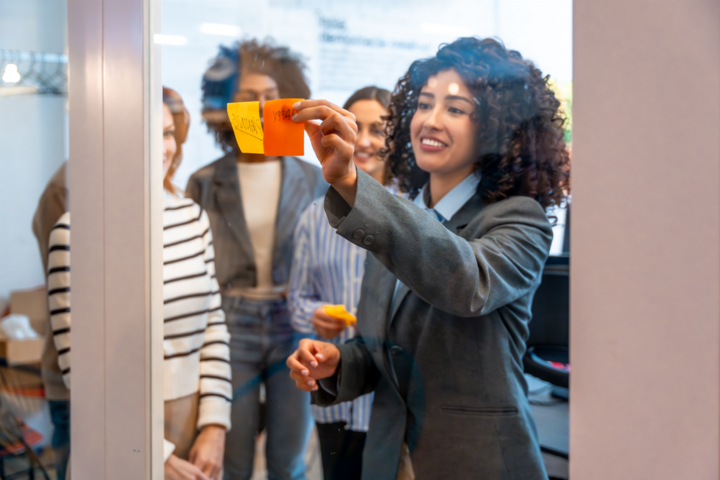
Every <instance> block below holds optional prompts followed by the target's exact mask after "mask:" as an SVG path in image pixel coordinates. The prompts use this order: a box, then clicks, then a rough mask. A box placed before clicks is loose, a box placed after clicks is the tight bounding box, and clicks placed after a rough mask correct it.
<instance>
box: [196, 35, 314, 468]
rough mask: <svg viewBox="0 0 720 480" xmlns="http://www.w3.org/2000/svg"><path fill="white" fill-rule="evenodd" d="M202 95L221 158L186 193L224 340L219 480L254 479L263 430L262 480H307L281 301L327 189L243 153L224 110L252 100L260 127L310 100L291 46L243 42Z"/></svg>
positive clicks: (286, 160) (307, 168)
mask: <svg viewBox="0 0 720 480" xmlns="http://www.w3.org/2000/svg"><path fill="white" fill-rule="evenodd" d="M202 89H203V119H204V120H205V123H206V124H207V126H208V129H209V130H210V132H211V133H212V134H213V135H214V137H215V140H216V142H217V144H218V145H219V146H220V147H221V148H222V149H223V151H224V152H225V155H223V156H222V157H221V158H219V159H218V160H216V161H214V162H212V163H210V164H209V165H206V166H204V167H203V168H201V169H200V170H198V171H197V172H195V173H194V174H193V175H192V176H191V177H190V180H189V181H188V185H187V190H186V194H187V196H188V197H190V198H192V199H193V200H195V202H196V203H198V204H199V205H200V206H201V207H202V208H203V209H204V211H205V212H207V215H208V218H209V219H210V228H211V229H212V234H213V239H214V242H215V243H214V249H215V265H216V273H217V282H218V286H219V289H220V294H221V296H222V310H223V312H224V313H225V318H226V320H227V326H228V330H229V332H230V366H231V369H232V391H233V395H232V410H231V421H232V430H230V431H228V434H227V437H226V441H225V460H224V468H225V477H224V478H226V479H227V480H249V479H250V478H251V477H252V474H253V461H254V459H255V443H256V437H257V434H258V431H260V430H261V429H264V430H265V432H266V434H267V436H266V444H265V457H266V459H267V469H268V478H269V479H271V480H303V479H305V478H306V476H305V470H306V466H305V451H306V449H307V445H308V440H309V438H310V432H311V431H312V417H311V414H310V398H309V395H308V394H307V393H305V392H301V391H298V390H297V389H296V388H295V386H294V385H293V382H292V381H291V380H290V379H289V378H288V377H287V367H286V366H285V360H286V359H287V357H288V356H289V355H290V354H291V353H292V352H293V350H295V348H296V346H297V344H298V340H299V337H300V334H298V333H296V332H295V331H294V330H293V327H292V325H291V322H290V313H289V311H288V303H287V300H286V294H287V289H288V282H289V280H290V266H291V264H292V255H293V232H294V231H295V226H296V225H297V222H298V220H299V218H300V214H301V213H302V211H303V210H304V209H305V207H307V206H308V205H309V204H310V203H311V202H312V201H313V200H314V199H316V198H318V197H320V196H322V194H324V193H325V191H326V190H327V183H325V181H324V180H323V178H322V174H321V172H320V169H319V168H317V167H316V166H314V165H310V164H309V163H307V162H304V161H302V160H300V159H299V158H296V157H276V156H265V155H263V154H253V153H248V152H243V151H242V150H241V149H240V147H239V146H238V144H237V142H236V140H235V136H234V134H233V131H232V127H231V125H230V120H229V119H228V116H227V110H226V108H227V104H228V103H229V102H250V101H256V102H258V103H259V107H260V118H262V109H263V108H264V106H265V103H266V102H267V101H269V100H275V99H278V98H308V97H309V96H310V89H309V88H308V85H307V82H306V79H305V64H304V63H303V61H302V59H301V58H300V57H299V56H298V55H297V54H295V53H293V52H292V51H291V50H290V49H289V48H288V47H284V46H279V45H274V44H273V43H272V42H265V43H260V42H257V41H256V40H247V41H244V42H240V43H238V44H236V45H234V46H232V47H221V48H220V52H219V54H218V55H217V57H215V58H214V59H213V61H212V62H211V65H210V68H208V70H207V71H206V72H205V75H204V76H203V84H202ZM203 360H204V361H206V362H208V363H212V362H216V363H217V362H218V360H217V359H212V358H205V359H203ZM209 380H211V379H208V381H209ZM262 387H264V392H265V402H264V403H262V402H261V388H262ZM216 480H219V479H216Z"/></svg>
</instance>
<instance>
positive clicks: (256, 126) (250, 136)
mask: <svg viewBox="0 0 720 480" xmlns="http://www.w3.org/2000/svg"><path fill="white" fill-rule="evenodd" d="M227 113H228V117H230V123H231V124H232V128H233V132H234V133H235V139H236V140H237V143H238V146H239V147H240V151H241V152H243V153H263V154H264V153H265V150H264V149H263V128H262V122H261V121H260V102H237V103H228V104H227Z"/></svg>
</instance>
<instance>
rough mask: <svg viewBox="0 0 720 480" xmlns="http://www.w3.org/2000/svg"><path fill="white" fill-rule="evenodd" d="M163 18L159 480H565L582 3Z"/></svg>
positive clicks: (273, 4)
mask: <svg viewBox="0 0 720 480" xmlns="http://www.w3.org/2000/svg"><path fill="white" fill-rule="evenodd" d="M162 18H163V20H162V33H161V34H159V35H157V36H156V37H155V42H156V43H159V44H161V45H162V46H163V53H162V81H163V85H164V86H165V87H167V88H169V89H171V90H165V102H166V105H167V110H166V117H165V122H166V124H165V125H166V127H167V129H166V137H165V138H166V140H167V141H166V150H165V152H166V161H167V162H168V165H169V168H168V171H169V172H170V173H169V176H168V177H166V190H167V191H168V193H167V194H166V210H165V216H166V218H165V224H166V225H168V224H176V223H178V224H179V223H182V222H186V223H185V225H188V226H187V227H185V228H184V229H183V230H182V231H181V230H176V231H174V232H170V233H168V231H166V232H165V235H166V238H165V241H164V244H165V245H166V248H165V255H166V262H167V259H168V258H170V257H172V258H173V259H180V258H185V257H189V256H190V255H192V254H197V255H198V256H197V257H194V258H195V259H194V260H187V261H183V262H178V263H177V264H175V263H173V264H172V265H173V266H172V267H171V268H172V269H173V271H172V272H171V271H170V269H169V267H168V265H166V271H165V291H164V296H165V299H166V304H165V319H166V324H165V351H166V397H165V399H166V410H165V414H166V440H168V439H170V437H171V436H172V438H173V439H174V440H173V441H172V443H173V444H174V445H176V447H177V446H178V445H182V446H183V448H177V449H176V450H174V452H173V454H172V455H171V456H170V457H169V460H168V461H167V462H166V472H168V471H170V470H172V469H178V470H186V471H192V468H193V465H192V464H193V463H194V464H195V467H199V468H201V469H205V471H206V473H208V474H209V476H211V477H212V476H216V475H218V473H219V469H220V468H221V467H222V468H224V471H225V475H226V478H235V477H240V476H248V475H249V472H251V471H254V472H255V473H254V474H255V475H257V476H258V477H257V478H264V477H263V476H264V475H267V472H268V471H271V472H272V471H275V472H289V473H288V477H287V478H291V477H292V478H301V477H302V475H303V474H305V475H306V476H307V478H311V479H319V478H322V476H323V471H324V478H359V474H360V472H361V471H363V475H364V478H391V477H392V476H393V475H395V473H396V472H397V471H400V472H401V475H407V477H406V478H413V477H412V475H413V474H412V468H413V467H414V468H415V469H416V470H418V472H419V471H420V470H422V471H423V474H424V475H423V476H427V477H428V478H440V477H442V476H450V477H453V478H455V477H457V478H464V477H469V476H470V474H469V472H471V471H472V473H473V475H477V472H479V471H484V472H486V476H487V478H501V477H502V475H503V473H502V472H503V471H505V470H503V468H505V469H510V468H511V467H509V466H505V467H503V462H509V461H511V460H509V459H511V457H512V455H515V454H514V453H510V452H511V451H517V452H521V454H520V455H519V456H518V457H517V458H516V459H514V460H512V463H513V466H512V468H525V469H527V471H532V472H536V473H537V475H535V476H537V477H538V478H540V476H541V474H540V473H539V472H541V471H542V470H543V469H546V470H547V472H548V473H550V474H553V475H557V476H559V477H563V476H565V477H566V476H567V468H568V467H567V451H568V405H567V401H566V399H565V400H563V399H561V398H560V397H562V395H563V393H564V394H565V396H567V390H563V385H564V386H565V387H566V386H567V380H568V376H569V374H568V372H569V364H568V362H569V360H568V358H569V357H568V338H567V332H568V325H567V324H568V313H567V302H568V268H567V265H568V257H569V240H567V238H568V237H567V236H566V235H565V225H567V224H568V222H569V213H568V209H567V198H568V195H569V186H570V185H569V168H570V164H569V161H570V160H569V150H570V142H571V140H572V137H571V129H570V127H571V121H570V118H571V107H572V63H571V62H572V56H571V55H572V11H571V2H570V1H569V0H557V1H543V2H538V1H525V0H523V1H518V0H512V1H511V0H480V1H475V2H466V1H460V0H457V1H455V0H450V1H447V2H444V3H443V4H442V7H438V5H437V4H432V3H426V2H409V1H399V2H391V3H388V2H386V3H376V2H360V1H342V2H322V3H321V2H316V1H306V0H299V1H293V2H288V1H280V0H270V1H267V2H235V1H212V2H205V1H204V2H192V1H180V0H177V1H174V0H165V1H164V2H163V14H162ZM461 37H465V39H464V40H459V39H460V38H461ZM468 37H472V38H468ZM442 45H445V46H444V47H441V46H442ZM439 48H441V50H440V53H439V50H438V49H439ZM428 59H430V60H428ZM414 62H415V63H414ZM411 65H412V67H411ZM282 99H292V100H289V101H288V102H286V103H278V102H275V101H276V100H282ZM296 99H315V100H325V101H327V102H330V104H331V105H330V106H328V107H326V108H325V109H323V108H319V109H318V108H316V107H317V106H318V104H316V103H313V102H303V103H300V104H299V105H297V104H296V103H295V102H296ZM252 102H255V103H252ZM271 102H272V103H271ZM228 104H232V105H231V106H230V107H228ZM228 112H230V113H228ZM298 112H300V113H298ZM296 113H297V114H298V117H297V118H296V120H300V121H302V120H304V121H305V125H304V128H305V130H306V132H307V134H305V135H302V140H300V136H299V134H298V131H293V125H294V121H293V120H292V118H291V117H292V116H293V115H294V114H296ZM320 121H325V124H324V126H323V127H322V128H320V127H318V124H319V122H320ZM323 136H326V137H327V138H326V139H325V140H323V141H324V142H326V143H324V144H321V143H320V139H321V138H322V137H323ZM388 136H389V137H390V138H387V137H388ZM311 137H313V138H315V140H316V141H315V143H313V141H312V140H311ZM328 142H329V143H328ZM334 142H339V143H334ZM328 148H329V150H327V149H328ZM319 159H321V160H322V162H323V163H324V170H325V171H324V172H321V169H320V168H319V167H320V166H321V160H319ZM343 162H344V163H343ZM351 162H354V165H357V167H358V168H359V171H357V172H356V170H355V168H354V167H353V163H351ZM333 165H334V167H332V166H333ZM326 180H327V181H330V182H331V183H332V184H333V186H334V187H335V188H334V189H333V190H331V191H329V193H328V194H327V195H328V196H327V197H325V200H323V197H324V196H325V195H326V191H327V183H326ZM379 184H382V185H379ZM393 194H395V195H393ZM400 197H404V198H400ZM191 200H192V202H191ZM413 203H415V204H416V205H413ZM428 210H430V211H429V212H428ZM326 211H327V213H326ZM481 212H482V213H481ZM328 220H330V222H331V223H332V224H333V225H332V227H331V226H330V224H329V222H328ZM438 220H439V221H440V222H441V223H442V224H444V227H443V225H441V223H438ZM505 222H509V226H507V228H508V230H503V228H505V227H503V228H499V229H495V230H493V229H494V228H495V227H497V226H498V225H500V224H502V225H505ZM208 227H209V231H208V233H205V231H206V229H207V228H208ZM492 232H495V233H492ZM498 232H499V233H498ZM336 233H337V234H339V235H336ZM211 236H212V241H211V240H210V237H211ZM343 237H344V238H343ZM183 240H187V241H185V242H183ZM190 240H191V241H190ZM368 251H369V252H371V253H372V255H368ZM549 255H550V260H548V256H549ZM201 259H204V260H203V262H204V264H205V265H207V269H205V268H204V267H202V265H201V263H202V262H201ZM378 260H379V261H378ZM546 261H547V265H546ZM191 277H192V278H191ZM180 278H183V279H186V280H182V281H181V280H177V281H173V282H168V280H169V279H171V280H175V279H180ZM541 280H542V285H543V287H542V289H538V286H539V284H540V281H541ZM215 292H218V293H217V294H216V293H215ZM534 295H535V297H536V298H535V302H534V303H533V296H534ZM183 296H192V301H190V300H189V298H190V297H188V300H183V301H182V302H180V301H178V302H170V300H171V299H175V298H181V297H183ZM328 307H330V308H328ZM196 311H208V313H207V314H204V315H203V316H196V317H194V319H193V320H192V321H184V322H182V323H180V322H177V323H176V322H170V323H167V320H168V318H176V317H179V316H182V315H186V314H187V313H191V312H196ZM531 312H532V313H533V314H534V316H535V321H534V323H530V324H529V325H530V326H529V328H528V322H529V320H530V318H531ZM468 317H475V318H472V319H470V318H468ZM228 335H229V338H230V340H229V341H228V340H227V339H228ZM188 339H192V340H188ZM326 342H327V343H326ZM346 342H348V343H346ZM332 345H343V346H342V347H339V348H337V347H335V346H332ZM526 345H527V346H530V347H532V351H531V353H532V354H530V353H528V354H527V355H525V349H526ZM299 346H300V350H299V351H300V352H306V353H307V355H310V353H313V352H314V353H318V352H320V353H324V354H325V355H326V356H327V357H329V358H326V359H325V362H328V363H327V364H329V365H331V366H330V367H326V368H325V369H323V367H322V365H320V366H317V367H316V366H312V365H311V364H310V363H309V362H310V359H309V358H302V357H301V356H299V355H302V354H301V353H298V351H296V349H297V348H298V347H299ZM312 348H316V349H319V350H315V351H313V350H308V349H312ZM170 351H172V352H176V353H173V354H172V355H178V356H179V357H178V358H180V356H181V357H182V359H183V360H179V359H178V358H171V357H172V355H168V352H170ZM293 352H295V353H293ZM291 355H292V356H291ZM289 356H291V357H290V358H291V360H290V364H291V365H295V367H296V370H297V371H296V372H295V378H294V379H291V375H290V371H289V368H288V366H286V361H287V359H288V357H289ZM338 356H340V357H342V358H343V362H342V364H341V365H342V373H341V374H340V375H339V377H338V373H339V371H338V370H336V362H337V359H338V358H339V357H338ZM293 358H294V359H295V360H297V362H299V363H293ZM193 359H196V360H197V363H191V362H195V361H196V360H193ZM313 361H317V357H316V359H315V360H313ZM181 362H187V365H185V364H182V365H181ZM228 362H229V363H228ZM300 365H304V367H300ZM523 365H524V366H523ZM303 369H304V370H306V371H307V373H308V374H309V377H307V378H305V377H303V376H302V373H299V372H301V370H303ZM180 371H182V372H183V374H182V376H180V375H178V374H177V373H174V372H180ZM168 372H171V373H170V374H168ZM530 372H532V373H534V375H535V377H533V376H531V375H530V374H529V373H530ZM543 372H545V374H544V373H543ZM548 372H549V373H548ZM537 377H543V379H542V380H541V379H540V378H537ZM328 378H329V379H328ZM321 379H323V382H324V383H322V382H321V384H320V385H318V383H317V382H315V380H321ZM309 380H310V381H311V385H310V384H308V383H307V382H308V381H309ZM296 382H297V383H298V385H300V386H302V387H303V388H304V389H305V390H308V389H309V390H312V391H313V392H312V395H313V396H314V400H315V403H316V405H312V406H311V404H310V398H311V395H310V394H309V393H308V392H303V391H301V389H298V388H296ZM338 388H339V390H337V389H338ZM526 389H527V390H529V400H528V398H527V397H526V395H525V391H526ZM337 395H340V397H342V399H344V400H346V401H343V402H340V403H338V404H334V405H332V406H327V405H328V404H329V403H332V402H331V400H333V399H336V398H338V396H337ZM373 396H374V397H373ZM197 404H199V408H200V410H199V412H200V413H198V412H197V411H196V410H194V408H195V405H197ZM319 404H322V405H324V406H322V407H321V406H318V405H319ZM183 405H184V406H183ZM533 416H534V417H533ZM533 418H534V419H535V420H532V419H533ZM533 421H534V422H535V423H536V424H537V425H538V431H539V440H538V439H537V438H536V437H535V436H534V435H535V434H534V433H533V430H532V428H531V427H529V426H528V425H531V424H532V422H533ZM183 422H190V423H189V424H188V423H186V425H190V424H191V425H193V426H194V427H196V428H195V429H194V430H193V429H189V430H188V431H187V432H178V431H176V430H173V425H175V424H182V423H183ZM230 425H231V426H232V429H231V430H229V431H226V428H227V427H229V426H230ZM363 445H364V447H363ZM541 445H542V446H543V447H544V452H546V453H544V454H541V452H540V446H541ZM517 448H519V450H514V449H517ZM193 449H195V450H193ZM223 450H224V452H223ZM188 452H195V453H196V454H197V453H198V452H202V453H201V455H200V457H198V456H197V455H193V453H188ZM547 452H551V453H549V454H548V453H547ZM222 453H224V456H223V455H221V454H222ZM201 457H202V458H204V460H198V458H201ZM363 457H364V463H363ZM518 465H520V466H521V467H518ZM483 469H485V470H483ZM531 476H532V475H531ZM399 478H400V477H399Z"/></svg>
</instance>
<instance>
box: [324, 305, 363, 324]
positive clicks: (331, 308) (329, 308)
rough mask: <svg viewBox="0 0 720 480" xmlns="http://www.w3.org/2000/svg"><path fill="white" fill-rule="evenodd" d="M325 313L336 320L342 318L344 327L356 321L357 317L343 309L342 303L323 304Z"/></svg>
mask: <svg viewBox="0 0 720 480" xmlns="http://www.w3.org/2000/svg"><path fill="white" fill-rule="evenodd" d="M324 310H325V313H327V314H328V315H330V316H331V317H333V318H337V319H338V320H343V321H344V322H345V326H346V327H351V326H353V325H355V324H356V323H357V318H356V317H355V315H353V314H352V313H350V312H348V311H347V310H345V307H344V306H343V305H325V309H324Z"/></svg>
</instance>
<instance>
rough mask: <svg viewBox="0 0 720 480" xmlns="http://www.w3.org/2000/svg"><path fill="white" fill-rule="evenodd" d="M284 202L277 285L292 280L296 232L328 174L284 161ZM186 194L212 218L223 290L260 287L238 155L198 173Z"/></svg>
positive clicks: (277, 245)
mask: <svg viewBox="0 0 720 480" xmlns="http://www.w3.org/2000/svg"><path fill="white" fill-rule="evenodd" d="M281 162H282V184H281V187H280V202H279V203H278V214H277V220H276V224H275V247H274V250H273V271H272V275H273V281H274V283H275V284H276V285H281V284H284V283H287V282H288V279H289V278H290V265H291V264H292V253H293V232H294V231H295V225H296V224H297V222H298V219H299V218H300V214H301V213H302V211H303V210H304V209H305V207H306V206H307V205H309V204H310V202H312V201H313V200H314V199H316V198H318V197H320V196H321V195H322V194H324V193H325V191H326V190H327V186H328V185H327V183H326V182H325V180H323V178H322V172H321V171H320V169H319V168H317V167H316V166H314V165H310V164H309V163H307V162H304V161H302V160H300V159H298V158H295V157H283V158H282V159H281ZM185 195H186V196H188V197H190V198H192V199H193V200H194V201H195V203H197V204H198V205H200V206H201V207H202V208H203V209H205V211H206V212H207V214H208V217H209V218H210V228H211V229H212V234H213V246H214V248H215V272H216V275H217V281H218V285H219V286H220V290H221V291H227V290H229V289H233V288H238V287H254V286H255V285H256V281H257V280H256V268H255V256H254V254H253V247H252V242H251V241H250V232H249V231H248V228H247V223H245V214H244V211H243V206H242V197H241V196H240V182H239V181H238V172H237V165H236V163H235V154H234V153H229V154H227V155H225V156H224V157H222V158H220V159H218V160H216V161H214V162H213V163H211V164H209V165H206V166H204V167H203V168H201V169H200V170H198V171H197V172H195V173H193V174H192V176H191V177H190V180H189V181H188V185H187V188H186V190H185Z"/></svg>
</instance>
